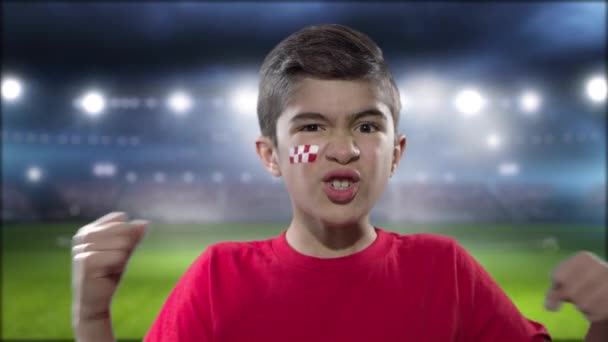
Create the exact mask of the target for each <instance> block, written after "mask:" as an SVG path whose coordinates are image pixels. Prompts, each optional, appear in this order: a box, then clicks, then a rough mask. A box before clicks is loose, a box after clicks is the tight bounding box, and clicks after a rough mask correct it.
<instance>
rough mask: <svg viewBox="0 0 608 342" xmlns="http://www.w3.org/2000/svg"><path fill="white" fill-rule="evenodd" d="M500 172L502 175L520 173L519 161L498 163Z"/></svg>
mask: <svg viewBox="0 0 608 342" xmlns="http://www.w3.org/2000/svg"><path fill="white" fill-rule="evenodd" d="M498 174H500V175H501V176H516V175H518V174H519V165H518V164H517V163H512V162H508V163H502V164H500V165H498Z"/></svg>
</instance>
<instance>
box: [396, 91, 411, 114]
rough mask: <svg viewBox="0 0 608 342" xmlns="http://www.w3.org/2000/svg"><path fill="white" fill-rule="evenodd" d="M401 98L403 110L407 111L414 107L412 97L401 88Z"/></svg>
mask: <svg viewBox="0 0 608 342" xmlns="http://www.w3.org/2000/svg"><path fill="white" fill-rule="evenodd" d="M399 93H400V94H399V100H400V101H401V111H402V112H404V111H407V110H408V109H410V108H411V107H412V99H411V98H410V97H409V96H407V95H405V94H404V93H403V90H399Z"/></svg>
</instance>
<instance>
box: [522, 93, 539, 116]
mask: <svg viewBox="0 0 608 342" xmlns="http://www.w3.org/2000/svg"><path fill="white" fill-rule="evenodd" d="M540 105H541V98H540V95H538V93H536V92H535V91H526V92H524V93H523V94H522V95H521V97H520V98H519V106H520V107H521V110H522V111H523V112H524V113H535V112H537V111H538V109H539V108H540Z"/></svg>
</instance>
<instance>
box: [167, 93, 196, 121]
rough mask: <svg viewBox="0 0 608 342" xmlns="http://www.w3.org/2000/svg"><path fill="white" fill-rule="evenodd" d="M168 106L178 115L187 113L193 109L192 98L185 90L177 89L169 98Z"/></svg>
mask: <svg viewBox="0 0 608 342" xmlns="http://www.w3.org/2000/svg"><path fill="white" fill-rule="evenodd" d="M167 106H168V107H169V109H171V110H172V111H173V113H175V114H177V115H183V114H186V113H187V112H188V111H190V109H192V98H191V97H190V95H189V94H188V93H186V92H183V91H175V92H173V93H172V94H171V95H169V98H168V99H167Z"/></svg>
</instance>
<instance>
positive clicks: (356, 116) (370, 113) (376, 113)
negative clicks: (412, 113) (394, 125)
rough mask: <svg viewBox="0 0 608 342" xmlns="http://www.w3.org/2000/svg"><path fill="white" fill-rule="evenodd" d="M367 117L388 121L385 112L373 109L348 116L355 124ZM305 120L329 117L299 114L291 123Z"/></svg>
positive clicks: (316, 114)
mask: <svg viewBox="0 0 608 342" xmlns="http://www.w3.org/2000/svg"><path fill="white" fill-rule="evenodd" d="M366 116H373V117H379V118H381V119H382V120H386V115H385V114H384V113H383V112H381V111H380V110H378V109H375V108H371V109H366V110H364V111H361V112H358V113H354V114H350V115H349V116H348V121H349V122H355V121H357V120H359V119H361V118H363V117H366ZM303 120H321V121H328V120H327V117H326V116H325V115H323V114H321V113H314V112H304V113H298V114H296V115H294V117H293V118H291V120H290V122H291V123H294V122H298V121H303Z"/></svg>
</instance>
